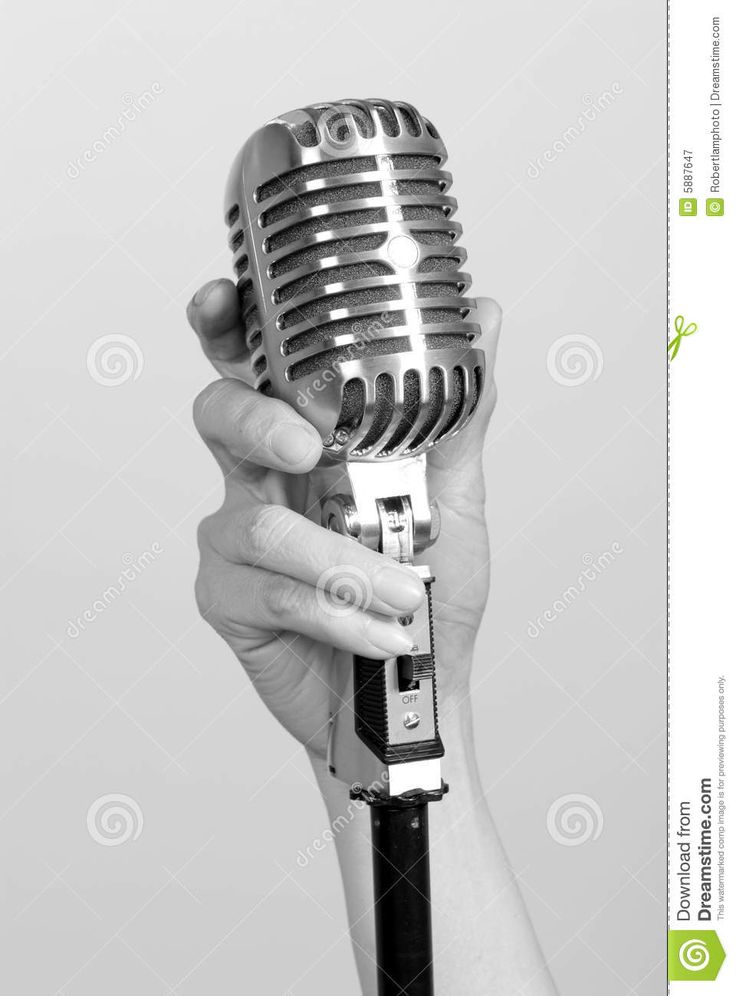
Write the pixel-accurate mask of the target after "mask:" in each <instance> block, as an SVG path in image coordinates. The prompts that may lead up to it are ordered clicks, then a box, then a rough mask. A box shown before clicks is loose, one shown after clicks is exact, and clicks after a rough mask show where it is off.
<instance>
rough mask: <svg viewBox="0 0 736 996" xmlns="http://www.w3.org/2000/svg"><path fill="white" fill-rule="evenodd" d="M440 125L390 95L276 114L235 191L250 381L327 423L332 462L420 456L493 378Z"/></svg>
mask: <svg viewBox="0 0 736 996" xmlns="http://www.w3.org/2000/svg"><path fill="white" fill-rule="evenodd" d="M446 158H447V153H446V150H445V147H444V144H443V143H442V141H441V139H440V138H439V135H438V134H437V131H436V130H435V128H434V127H433V125H432V124H431V122H429V121H428V120H427V119H426V118H424V117H422V116H421V115H420V114H419V113H418V112H417V111H416V110H415V108H413V107H411V106H410V105H409V104H405V103H402V102H390V101H386V100H345V101H339V102H337V103H333V104H316V105H313V106H311V107H307V108H304V109H301V110H297V111H292V112H290V113H288V114H284V115H282V116H281V117H278V118H275V119H274V120H272V121H270V122H269V123H268V124H266V125H265V126H264V127H262V128H260V129H259V130H258V131H256V132H255V133H254V134H253V135H252V136H251V137H250V138H249V139H248V141H247V142H246V143H245V145H244V146H243V148H242V150H241V152H240V154H239V155H238V157H237V158H236V160H235V162H234V164H233V167H232V170H231V173H230V177H229V180H228V184H227V193H226V199H225V213H226V223H227V224H228V227H229V244H230V247H231V249H232V250H233V253H234V267H235V272H236V275H237V282H238V289H239V293H240V300H241V306H242V317H243V320H244V323H245V328H246V341H247V344H248V346H249V348H250V349H251V363H252V372H253V375H254V377H255V384H256V387H257V388H258V389H259V390H260V391H263V392H264V393H265V394H269V395H272V396H273V397H276V398H280V399H281V400H283V401H286V402H288V403H289V404H291V405H292V406H293V407H294V408H296V409H297V410H299V411H301V412H302V414H303V415H304V416H305V417H306V418H307V419H308V420H309V421H310V422H311V423H312V424H313V425H314V426H315V427H316V429H317V430H318V431H319V433H320V435H321V437H322V439H323V443H324V453H323V461H322V462H323V463H325V464H328V463H332V462H335V461H342V460H349V461H351V462H374V463H379V462H384V461H391V460H398V459H402V458H405V457H413V456H419V455H421V454H422V453H425V452H426V451H427V450H429V449H430V448H431V447H432V446H434V444H435V443H437V442H439V441H440V440H443V439H447V438H449V437H451V436H453V435H454V434H455V433H457V432H459V431H460V430H461V429H462V427H463V426H464V425H465V424H466V423H467V421H468V419H469V418H470V417H471V415H472V413H473V411H474V410H475V407H476V406H477V403H478V399H479V397H480V393H481V390H482V385H483V373H484V357H483V354H482V352H481V351H480V350H479V349H478V348H476V347H475V346H474V343H475V341H476V339H477V337H478V336H479V334H480V329H479V327H478V325H477V324H476V323H475V302H474V301H473V300H472V299H471V298H469V297H466V296H465V295H466V292H467V290H468V289H469V287H470V283H471V280H470V276H469V275H468V274H467V273H464V272H462V266H463V264H464V263H465V259H466V253H465V251H464V250H463V249H461V248H460V247H459V246H458V244H457V240H458V237H459V235H460V233H461V228H460V225H459V224H458V223H457V222H455V221H453V220H452V216H453V215H454V212H455V209H456V206H457V205H456V202H455V200H454V199H453V198H452V197H449V196H448V194H447V191H448V190H449V189H450V185H451V183H452V177H451V175H450V173H448V172H446V171H445V170H444V169H443V168H442V167H443V166H444V163H445V161H446Z"/></svg>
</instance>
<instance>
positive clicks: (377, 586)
mask: <svg viewBox="0 0 736 996" xmlns="http://www.w3.org/2000/svg"><path fill="white" fill-rule="evenodd" d="M188 315H189V320H190V322H191V325H192V327H193V328H194V330H195V332H196V333H197V335H198V337H199V340H200V342H201V345H202V348H203V350H204V353H205V355H206V356H207V357H208V358H209V359H210V361H211V362H212V364H213V366H214V367H215V369H216V370H217V372H218V373H219V374H220V376H221V378H222V379H220V380H216V381H215V382H213V383H212V384H210V386H209V387H207V388H206V389H205V390H204V391H203V392H202V393H201V394H200V396H199V397H198V398H197V401H196V403H195V409H194V412H195V423H196V426H197V429H198V431H199V432H200V434H201V436H202V438H203V439H204V441H205V442H206V443H207V445H208V447H209V448H210V450H211V451H212V453H213V455H214V457H215V459H216V460H217V462H218V464H219V466H220V468H221V470H222V472H223V475H224V482H225V499H224V502H223V505H222V507H221V508H220V509H219V510H218V511H217V512H215V513H214V515H211V516H208V517H207V518H206V519H205V520H204V521H203V522H202V525H201V527H200V533H199V541H200V554H201V566H200V572H199V577H198V580H197V599H198V604H199V608H200V611H201V612H202V614H203V615H204V617H205V619H206V620H207V621H208V622H209V623H210V625H212V626H213V627H214V628H215V630H216V631H217V632H218V633H219V634H220V635H221V636H222V637H223V638H224V639H225V640H226V641H227V643H228V644H229V645H230V647H231V648H232V649H233V651H234V652H235V654H236V656H237V657H238V659H239V661H240V662H241V664H242V665H243V666H244V668H245V669H246V671H247V673H248V674H249V676H250V677H251V679H252V680H253V682H254V684H255V687H256V689H257V690H258V692H259V694H260V695H261V696H262V698H263V699H264V702H265V703H266V705H267V706H268V707H269V709H270V710H271V711H272V712H273V713H274V715H275V716H276V718H277V719H278V720H279V721H280V722H282V723H283V725H284V726H285V727H286V729H287V730H289V732H290V733H292V734H293V735H294V736H295V737H296V738H297V739H298V740H300V741H301V742H302V743H303V744H305V746H307V748H308V749H309V750H310V751H312V752H314V753H316V754H318V755H320V756H322V757H323V758H324V756H325V754H326V749H327V725H328V719H329V697H330V693H329V688H330V685H331V683H332V682H333V680H334V678H335V668H336V667H337V666H339V665H340V664H342V666H344V667H349V660H348V659H347V655H346V654H343V655H341V654H340V653H339V650H337V651H336V650H335V648H336V647H338V648H340V649H341V650H342V651H345V652H347V653H348V654H364V655H367V656H382V655H387V654H389V653H401V652H402V648H404V647H405V643H404V642H402V641H403V633H402V630H401V627H400V626H399V625H398V623H397V622H396V619H397V617H398V616H399V615H402V614H404V613H406V612H410V611H412V609H414V608H416V606H417V604H418V603H419V602H420V601H421V598H422V597H423V592H422V588H421V585H420V584H418V583H417V579H416V576H415V575H414V574H413V573H412V572H411V571H410V570H409V569H408V568H405V567H401V566H400V565H397V564H394V563H393V562H392V561H391V560H389V558H387V557H385V556H384V555H382V554H378V553H374V552H373V551H372V550H368V549H366V548H365V547H363V546H362V545H361V544H359V543H356V542H355V541H354V540H351V539H348V538H346V537H344V536H339V535H338V534H336V533H330V532H328V531H327V530H325V529H323V528H322V527H321V526H320V525H319V502H320V498H321V497H322V495H321V494H320V484H321V472H320V471H319V470H317V471H316V472H315V473H313V474H310V471H313V470H314V468H315V467H316V466H317V463H318V461H319V459H320V457H321V454H322V443H321V441H320V438H319V435H318V434H317V432H316V431H315V430H314V428H313V427H312V426H311V424H310V423H309V422H307V421H306V419H305V418H303V416H301V415H300V413H299V411H298V410H296V409H294V408H292V407H291V406H289V405H287V404H285V403H284V402H281V401H278V400H277V399H274V398H269V397H267V396H265V395H263V394H261V393H260V392H258V391H256V390H255V389H254V388H253V386H252V382H253V379H252V374H251V371H250V355H249V351H248V349H247V347H246V345H245V329H244V326H243V323H242V321H241V318H240V308H239V303H238V296H237V293H236V290H235V287H234V285H233V284H232V283H231V282H230V281H229V280H225V279H223V280H218V281H213V282H212V283H210V284H207V285H205V286H204V287H203V288H201V290H200V291H198V292H197V294H196V295H195V296H194V298H193V300H192V302H191V304H190V306H189V309H188ZM478 322H479V324H480V325H481V326H482V329H483V336H482V338H481V340H480V342H481V343H482V345H483V347H484V350H485V353H486V378H487V380H486V389H485V391H484V394H483V398H482V400H481V403H480V404H481V407H480V409H479V410H478V412H477V414H476V417H475V419H474V420H473V422H472V423H471V424H470V426H468V428H467V429H466V430H465V431H464V432H463V433H462V434H461V435H459V436H458V437H457V438H456V439H454V440H452V441H450V442H448V443H447V444H445V447H444V448H443V449H442V450H440V449H438V450H436V451H435V452H434V453H431V454H430V455H429V458H428V476H429V484H430V493H431V494H432V496H433V497H436V498H437V500H438V503H439V506H440V510H441V514H442V531H441V533H440V537H439V539H438V541H437V543H436V544H435V546H433V547H432V548H431V549H430V550H429V551H428V553H427V558H428V560H429V562H430V564H433V563H434V562H437V563H438V564H439V563H441V564H442V571H441V573H440V574H439V575H438V580H437V582H436V584H435V589H434V603H435V640H436V643H437V657H438V660H441V661H442V668H441V669H440V670H439V693H440V697H441V700H442V701H446V702H448V705H449V707H451V706H452V702H453V701H455V700H457V699H459V698H461V697H463V696H464V695H466V694H467V684H468V679H469V671H470V653H469V650H470V648H471V647H472V644H473V641H474V639H475V634H476V631H477V627H478V625H479V623H480V619H481V616H482V613H483V609H484V607H485V603H486V599H487V595H488V568H487V561H488V539H487V532H486V526H485V518H484V488H483V480H482V468H481V454H482V449H483V438H484V436H485V430H486V427H487V424H488V419H489V418H490V415H491V412H492V410H493V405H494V403H495V389H494V388H493V386H492V371H493V364H494V359H495V351H496V342H497V338H498V332H499V329H500V311H499V309H498V306H497V305H496V304H495V303H494V302H492V301H484V300H482V299H481V300H479V301H478ZM338 565H342V566H343V567H344V568H345V570H347V572H348V574H349V573H350V570H352V571H353V577H354V578H355V579H361V578H366V579H367V581H368V584H369V585H370V588H371V589H372V600H371V602H370V603H369V604H368V605H367V606H366V605H358V604H356V605H355V612H352V613H340V614H339V615H334V614H331V613H330V612H329V611H328V610H329V602H328V601H327V600H325V599H324V598H320V597H318V589H317V582H318V581H319V579H320V578H322V579H323V582H322V583H323V584H324V583H325V582H326V583H328V584H329V583H330V580H331V579H334V577H335V574H334V569H335V568H336V566H338ZM363 588H364V589H365V590H367V588H368V585H366V584H364V585H363ZM345 594H346V596H347V597H351V595H352V596H353V597H355V598H356V599H359V598H360V595H361V590H360V585H359V584H358V585H355V586H351V585H346V586H345ZM460 648H464V649H463V650H460ZM459 650H460V652H459ZM341 657H342V659H341Z"/></svg>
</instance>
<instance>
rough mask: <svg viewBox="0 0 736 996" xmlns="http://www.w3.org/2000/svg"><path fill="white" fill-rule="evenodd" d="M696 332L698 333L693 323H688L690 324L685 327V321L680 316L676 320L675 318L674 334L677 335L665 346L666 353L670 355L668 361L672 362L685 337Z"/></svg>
mask: <svg viewBox="0 0 736 996" xmlns="http://www.w3.org/2000/svg"><path fill="white" fill-rule="evenodd" d="M697 331H698V326H697V325H696V324H695V322H690V324H689V325H687V326H686V325H685V319H684V318H683V316H682V315H678V316H677V318H675V332H676V333H677V335H676V336H675V337H674V339H673V340H672V341H671V342H670V343H669V344H668V345H667V352H668V353H671V355H670V361H672V360H674V358H675V357H676V356H677V353H678V351H679V349H680V343H681V342H682V340H683V339H684V338H685V336H686V335H692V334H693V332H697Z"/></svg>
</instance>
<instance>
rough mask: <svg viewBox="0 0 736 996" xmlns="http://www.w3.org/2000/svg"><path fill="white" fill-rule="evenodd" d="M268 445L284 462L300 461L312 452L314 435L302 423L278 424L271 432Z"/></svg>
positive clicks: (295, 462) (294, 462) (293, 462)
mask: <svg viewBox="0 0 736 996" xmlns="http://www.w3.org/2000/svg"><path fill="white" fill-rule="evenodd" d="M269 446H270V447H271V449H272V450H273V452H274V453H275V454H276V456H277V457H279V459H280V460H283V461H284V463H291V464H297V463H302V461H303V460H305V459H306V458H307V457H308V456H309V454H310V453H313V452H314V448H315V447H314V435H313V433H311V432H310V431H309V429H305V428H304V426H303V425H293V424H289V425H279V426H278V427H277V428H276V429H274V430H273V432H272V433H271V438H270V439H269Z"/></svg>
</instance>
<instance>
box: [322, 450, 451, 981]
mask: <svg viewBox="0 0 736 996" xmlns="http://www.w3.org/2000/svg"><path fill="white" fill-rule="evenodd" d="M348 475H349V478H350V482H351V485H352V490H353V494H352V495H345V494H334V495H330V496H329V497H328V498H326V499H325V501H324V502H323V505H322V523H323V525H324V526H326V527H327V528H328V529H332V530H334V531H336V532H340V533H343V534H344V535H347V536H351V537H353V538H354V539H356V540H358V541H359V542H361V543H363V544H365V545H366V546H369V547H371V548H372V549H374V550H377V551H379V552H381V553H384V554H387V555H388V556H391V557H393V558H394V559H395V560H397V561H399V562H400V563H403V564H406V565H410V566H412V567H413V569H414V570H415V571H416V573H417V574H418V576H419V577H420V578H421V580H422V581H423V582H424V586H425V593H426V600H425V603H424V604H423V605H422V606H421V607H420V608H419V609H418V610H417V611H416V612H415V613H414V614H413V615H411V616H406V617H403V618H401V619H400V620H399V622H400V623H401V625H403V626H405V627H406V629H407V634H408V635H409V636H410V637H411V638H412V641H413V645H412V650H411V652H410V653H409V654H405V655H401V656H399V657H393V658H389V659H388V660H373V659H368V658H365V657H354V659H353V668H352V674H351V675H349V676H347V681H346V686H345V688H344V689H340V690H338V692H337V694H336V696H335V700H334V702H333V709H332V715H331V724H330V738H329V764H330V770H331V772H332V773H333V774H334V775H336V777H338V778H340V779H341V780H343V781H345V782H347V783H348V784H349V785H350V797H351V798H352V799H361V800H363V801H364V802H366V803H368V805H369V806H370V815H371V838H372V845H373V890H374V913H375V926H376V965H377V970H378V976H377V979H378V994H379V996H433V993H434V986H433V971H432V906H431V898H430V870H429V827H428V811H427V805H428V803H430V802H433V801H436V800H439V799H441V798H442V796H443V795H444V794H445V792H447V785H446V784H445V782H444V781H443V780H442V777H441V772H440V758H441V757H442V756H443V754H444V747H443V746H442V741H441V739H440V736H439V724H438V715H437V691H436V675H435V656H434V633H433V627H432V596H431V585H432V582H433V581H434V578H433V577H432V576H431V574H430V571H429V569H428V568H426V567H419V566H415V565H414V556H415V553H416V552H421V551H422V550H424V549H425V548H426V547H427V546H429V545H430V543H432V542H434V540H435V539H436V537H437V535H438V532H439V515H438V513H437V510H436V508H433V507H432V506H430V503H429V499H428V496H427V488H426V464H425V457H424V456H419V457H411V458H409V459H404V460H399V461H396V462H394V463H388V464H378V465H377V464H360V463H355V464H350V463H348Z"/></svg>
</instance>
